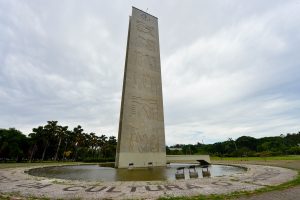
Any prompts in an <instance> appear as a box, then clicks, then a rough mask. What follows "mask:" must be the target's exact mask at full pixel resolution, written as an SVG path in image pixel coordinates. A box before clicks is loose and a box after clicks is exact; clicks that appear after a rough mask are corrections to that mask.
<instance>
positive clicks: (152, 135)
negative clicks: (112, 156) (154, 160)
mask: <svg viewBox="0 0 300 200" xmlns="http://www.w3.org/2000/svg"><path fill="white" fill-rule="evenodd" d="M127 130H128V134H127V137H126V138H124V139H125V141H124V143H123V144H124V146H123V148H124V149H123V150H124V151H129V152H139V153H145V152H164V151H165V144H164V138H162V137H163V134H162V133H163V129H162V128H148V129H147V128H139V127H135V126H133V125H128V129H127Z"/></svg>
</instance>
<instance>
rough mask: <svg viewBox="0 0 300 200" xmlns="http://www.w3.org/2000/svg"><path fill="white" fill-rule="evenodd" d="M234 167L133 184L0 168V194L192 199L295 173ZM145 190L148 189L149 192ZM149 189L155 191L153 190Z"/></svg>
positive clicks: (275, 182) (288, 177) (267, 182)
mask: <svg viewBox="0 0 300 200" xmlns="http://www.w3.org/2000/svg"><path fill="white" fill-rule="evenodd" d="M226 165H227V164H226ZM52 166H62V165H52ZM234 166H241V167H246V168H247V169H248V170H247V171H246V172H244V173H242V174H234V175H230V176H222V177H212V178H199V179H188V180H175V181H133V182H131V181H112V182H99V181H96V182H95V181H73V180H72V181H70V180H66V179H57V178H45V177H36V176H31V175H29V174H26V173H25V172H24V171H25V170H28V169H32V168H41V166H35V167H22V168H14V169H1V170H0V185H1V187H0V192H2V193H5V192H19V193H20V194H21V195H22V196H32V195H34V196H37V197H48V198H49V197H50V198H62V199H72V198H78V197H79V198H83V199H97V198H113V199H135V198H137V199H140V198H147V199H148V198H149V199H156V198H159V197H163V196H196V195H199V194H202V195H209V194H227V193H231V192H237V191H241V190H247V191H252V190H255V189H260V188H263V187H266V186H271V185H279V184H282V183H284V182H287V181H290V180H292V179H294V178H295V177H296V176H297V175H298V172H297V171H294V170H290V169H286V168H280V167H273V166H262V165H248V164H234ZM149 187H150V189H152V190H149ZM129 188H131V189H129ZM153 188H154V189H157V191H154V190H153ZM158 189H159V190H158ZM95 190H96V192H95Z"/></svg>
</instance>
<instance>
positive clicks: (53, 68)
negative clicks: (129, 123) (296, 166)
mask: <svg viewBox="0 0 300 200" xmlns="http://www.w3.org/2000/svg"><path fill="white" fill-rule="evenodd" d="M132 5H133V6H137V7H139V8H141V9H144V10H146V8H149V12H150V13H152V14H154V15H156V16H158V18H159V29H160V43H161V44H160V46H161V58H162V70H163V92H164V108H165V122H166V140H167V143H168V144H175V143H183V142H185V143H196V142H197V141H200V142H201V141H202V140H203V141H204V142H209V143H211V142H216V141H220V140H224V139H227V138H228V137H233V138H237V137H239V136H241V135H252V136H254V137H261V136H268V135H279V134H281V133H287V132H296V131H299V128H300V127H299V119H300V114H299V108H300V101H299V92H298V91H300V84H299V81H298V80H299V78H300V77H299V76H300V68H299V64H300V60H299V56H298V54H297V53H298V52H299V45H298V44H299V42H300V41H299V40H300V37H299V35H300V34H299V33H300V19H299V18H300V16H299V15H298V13H299V10H300V5H299V3H298V2H297V1H285V2H282V1H263V2H261V1H251V2H241V1H184V2H183V1H163V2H160V1H151V2H147V1H112V2H111V3H108V2H107V3H103V2H99V1H89V2H85V3H83V2H82V1H48V2H44V1H43V2H40V1H34V0H32V1H30V0H28V1H14V0H12V1H6V2H5V1H2V2H0V10H1V12H0V65H1V66H0V127H3V128H8V127H16V128H18V129H21V130H22V131H24V132H25V133H29V132H30V130H31V128H33V127H35V126H38V125H41V124H44V123H45V122H46V121H47V120H58V121H59V122H60V123H62V124H65V125H69V126H71V127H72V126H76V125H77V124H81V125H82V126H83V128H84V129H85V130H86V131H88V132H89V131H93V132H98V133H105V134H110V135H117V129H118V120H119V109H120V100H121V88H122V76H123V69H124V62H125V50H126V39H127V29H128V16H129V15H130V12H131V6H132Z"/></svg>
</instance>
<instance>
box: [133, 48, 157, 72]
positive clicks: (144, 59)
mask: <svg viewBox="0 0 300 200" xmlns="http://www.w3.org/2000/svg"><path fill="white" fill-rule="evenodd" d="M133 64H135V65H137V66H138V67H139V68H143V69H149V70H151V71H154V72H160V65H159V59H158V57H156V56H152V55H149V54H147V53H143V52H141V51H138V50H135V51H134V54H133Z"/></svg>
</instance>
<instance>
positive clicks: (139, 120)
mask: <svg viewBox="0 0 300 200" xmlns="http://www.w3.org/2000/svg"><path fill="white" fill-rule="evenodd" d="M158 41H159V39H158V22H157V18H156V17H154V16H152V15H149V14H148V13H145V12H143V11H141V10H139V9H136V8H133V10H132V16H131V17H130V26H129V36H128V48H127V56H126V62H125V70H126V71H125V75H124V88H123V94H122V104H121V115H120V126H119V134H118V147H117V156H116V167H123V168H127V167H128V165H129V163H133V164H134V166H135V167H148V164H147V163H150V162H151V163H153V166H165V165H166V149H165V133H164V116H163V100H162V86H161V84H162V81H161V70H160V57H159V44H158Z"/></svg>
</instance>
